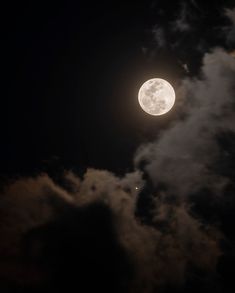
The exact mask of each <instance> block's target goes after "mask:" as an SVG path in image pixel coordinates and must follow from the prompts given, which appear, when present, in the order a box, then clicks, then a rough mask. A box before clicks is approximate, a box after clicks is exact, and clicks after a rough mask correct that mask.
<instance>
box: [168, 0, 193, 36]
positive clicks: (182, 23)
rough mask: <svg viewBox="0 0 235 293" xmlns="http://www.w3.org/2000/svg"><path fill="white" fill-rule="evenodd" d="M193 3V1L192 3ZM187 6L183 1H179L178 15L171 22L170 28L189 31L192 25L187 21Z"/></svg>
mask: <svg viewBox="0 0 235 293" xmlns="http://www.w3.org/2000/svg"><path fill="white" fill-rule="evenodd" d="M192 4H193V3H192ZM189 11H190V10H189V7H188V5H187V4H186V3H185V2H181V5H180V9H179V16H178V18H176V19H175V21H173V23H172V29H173V30H175V31H178V32H189V31H190V30H191V29H192V27H191V25H190V24H189V22H188V16H189V15H190V14H189Z"/></svg>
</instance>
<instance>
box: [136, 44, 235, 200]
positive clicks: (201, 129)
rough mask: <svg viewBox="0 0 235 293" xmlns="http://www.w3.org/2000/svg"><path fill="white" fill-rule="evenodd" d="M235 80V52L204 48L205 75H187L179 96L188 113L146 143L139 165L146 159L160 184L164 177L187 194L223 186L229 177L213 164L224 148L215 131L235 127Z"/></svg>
mask: <svg viewBox="0 0 235 293" xmlns="http://www.w3.org/2000/svg"><path fill="white" fill-rule="evenodd" d="M234 81H235V62H234V58H232V56H231V55H230V54H227V53H226V52H225V51H223V50H221V49H215V50H213V51H212V52H211V53H207V54H205V56H204V59H203V66H202V70H201V78H192V79H191V78H186V79H184V80H183V81H182V84H181V87H182V88H181V89H179V92H180V93H181V94H182V96H179V97H178V99H179V100H181V101H182V100H183V103H182V102H181V104H180V105H181V109H180V111H182V112H185V113H187V114H186V118H184V119H181V120H178V121H176V122H175V123H174V124H173V125H172V126H171V127H170V128H169V129H168V130H167V131H164V132H163V133H162V135H161V136H160V138H159V139H158V140H157V141H156V142H153V143H149V144H147V145H142V146H141V147H140V148H139V150H138V151H137V154H136V156H135V164H136V166H138V165H140V164H141V163H144V164H145V171H147V172H148V174H149V175H150V177H151V179H152V181H153V182H154V183H155V185H157V184H159V183H165V184H166V186H167V187H168V188H169V189H170V191H171V192H172V193H177V194H178V195H182V196H186V195H187V194H190V193H192V192H195V191H196V190H199V189H200V188H202V187H205V186H210V188H211V187H212V188H214V191H216V190H218V191H221V188H223V186H224V184H226V182H227V179H226V178H222V177H218V176H217V174H214V173H213V172H211V171H210V168H211V165H212V164H213V162H214V161H215V159H216V157H217V156H218V154H219V145H218V143H217V141H216V136H217V135H218V134H219V133H221V132H223V131H233V132H234V131H235V126H234V125H235V118H234V95H233V90H234V86H235V83H234Z"/></svg>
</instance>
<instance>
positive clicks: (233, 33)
mask: <svg viewBox="0 0 235 293" xmlns="http://www.w3.org/2000/svg"><path fill="white" fill-rule="evenodd" d="M225 15H226V16H227V17H228V19H229V20H230V22H231V23H230V26H228V27H227V28H226V30H225V31H226V33H227V42H228V45H230V46H232V47H234V46H235V8H233V9H226V11H225Z"/></svg>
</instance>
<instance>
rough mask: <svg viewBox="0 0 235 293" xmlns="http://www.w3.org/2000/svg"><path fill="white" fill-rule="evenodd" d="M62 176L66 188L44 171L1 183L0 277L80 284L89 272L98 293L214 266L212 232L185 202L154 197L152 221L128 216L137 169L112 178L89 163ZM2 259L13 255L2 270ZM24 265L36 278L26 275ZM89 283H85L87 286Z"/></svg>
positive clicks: (159, 282) (144, 287)
mask: <svg viewBox="0 0 235 293" xmlns="http://www.w3.org/2000/svg"><path fill="white" fill-rule="evenodd" d="M65 180H67V181H68V184H70V192H68V191H66V190H64V189H63V188H61V187H60V186H58V185H56V184H55V183H54V182H53V181H52V180H51V179H50V178H49V177H48V176H47V175H42V176H39V177H37V178H22V179H19V180H17V181H16V182H14V183H13V184H11V185H9V186H8V187H6V188H5V190H4V192H3V194H2V195H1V200H0V202H1V207H2V208H1V211H2V213H1V236H2V238H3V239H5V241H3V242H2V243H1V251H0V257H1V258H2V259H3V258H4V259H5V262H3V263H2V267H0V273H1V279H6V280H10V282H11V284H14V283H15V284H18V285H19V284H23V285H24V286H25V284H28V285H30V286H33V285H35V284H34V282H36V283H37V285H38V283H39V284H41V283H42V284H44V283H45V282H46V283H45V284H48V282H49V284H50V286H53V287H54V288H57V290H62V289H61V288H64V286H74V285H75V286H77V288H78V289H79V288H84V286H85V283H84V282H85V281H84V280H90V279H91V280H93V281H94V283H95V284H96V286H97V288H102V290H103V292H108V291H109V290H110V288H113V286H114V287H115V288H119V289H116V290H117V292H125V290H126V292H154V290H156V288H158V289H160V288H165V287H166V285H167V286H169V285H172V286H175V285H178V286H180V285H182V284H184V282H185V281H186V279H187V278H188V277H189V276H190V275H191V274H192V272H193V269H196V268H197V269H198V270H202V271H204V272H208V273H209V274H212V272H213V271H214V270H215V265H216V262H217V259H218V257H219V255H220V249H219V246H218V239H219V238H220V236H219V234H218V233H217V232H216V231H215V230H213V229H211V228H209V227H207V226H204V225H202V223H200V222H199V221H198V220H197V219H196V218H194V217H193V216H192V215H191V214H190V209H189V206H187V205H186V204H185V202H180V203H177V204H176V203H175V204H169V203H168V202H167V201H165V198H164V196H163V197H162V196H157V197H155V204H154V225H151V226H148V225H145V224H143V223H142V222H141V219H139V218H138V217H136V214H135V211H136V203H137V200H138V196H139V192H141V189H144V182H143V180H142V176H141V172H139V171H136V172H134V173H130V174H127V175H126V176H125V177H124V178H118V177H116V176H115V175H114V174H112V173H110V172H108V171H102V170H101V171H100V170H94V169H89V170H88V171H87V172H86V174H85V175H84V178H83V179H79V178H77V177H76V175H74V174H73V173H67V174H65ZM136 187H138V189H136ZM71 190H73V192H71ZM112 235H113V236H112ZM115 235H116V236H115ZM22 243H26V244H27V246H26V247H27V249H26V250H25V248H24V249H23V250H22V247H25V244H24V245H23V246H22ZM105 247H106V248H105ZM103 249H105V250H103ZM24 251H26V253H27V255H29V259H28V261H27V262H26V264H25V263H24V262H21V261H19V259H21V258H22V254H23V255H24V253H25V252H24ZM202 251H205V253H202ZM9 259H14V260H15V261H13V262H10V263H11V265H10V267H9V270H8V271H4V268H5V265H6V262H7V261H9ZM100 262H102V268H101V267H100V268H99V263H100ZM79 263H80V266H79ZM16 264H17V269H16ZM32 265H33V268H34V270H35V271H36V273H35V274H36V276H37V277H36V281H35V278H34V279H33V278H31V279H29V271H31V270H32ZM65 267H66V269H65ZM92 267H93V269H91V268H92ZM120 267H121V268H122V269H121V270H120V269H119V268H120ZM123 270H124V272H126V273H125V274H124V275H123V273H122V271H123ZM19 271H21V273H19ZM22 272H23V273H22ZM76 272H78V273H79V275H80V277H81V280H79V276H78V277H77V275H76ZM101 272H103V273H105V274H108V272H109V274H110V276H109V281H108V280H107V279H103V277H102V278H101ZM22 274H23V277H22ZM97 276H99V278H98V277H97ZM45 280H47V281H45ZM98 280H100V282H101V283H99V282H98ZM68 283H69V284H70V285H68ZM66 284H67V285H66ZM106 285H107V286H106ZM46 286H49V285H46ZM43 288H44V287H43ZM46 288H47V287H46ZM44 289H45V288H44ZM44 289H42V290H44ZM89 290H90V291H91V290H92V284H90V285H87V292H90V291H89ZM105 290H106V291H105ZM112 292H116V291H112Z"/></svg>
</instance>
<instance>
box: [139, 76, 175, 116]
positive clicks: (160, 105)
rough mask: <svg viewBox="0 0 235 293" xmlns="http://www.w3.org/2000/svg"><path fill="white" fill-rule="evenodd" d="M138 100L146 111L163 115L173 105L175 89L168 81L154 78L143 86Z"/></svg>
mask: <svg viewBox="0 0 235 293" xmlns="http://www.w3.org/2000/svg"><path fill="white" fill-rule="evenodd" d="M138 100H139V104H140V106H141V108H142V109H143V110H144V111H145V112H146V113H148V114H150V115H155V116H157V115H163V114H165V113H167V112H168V111H170V109H171V108H172V107H173V105H174V103H175V91H174V89H173V87H172V86H171V85H170V83H169V82H168V81H166V80H164V79H161V78H152V79H149V80H147V81H146V82H145V83H144V84H143V85H142V86H141V88H140V90H139V94H138Z"/></svg>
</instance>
